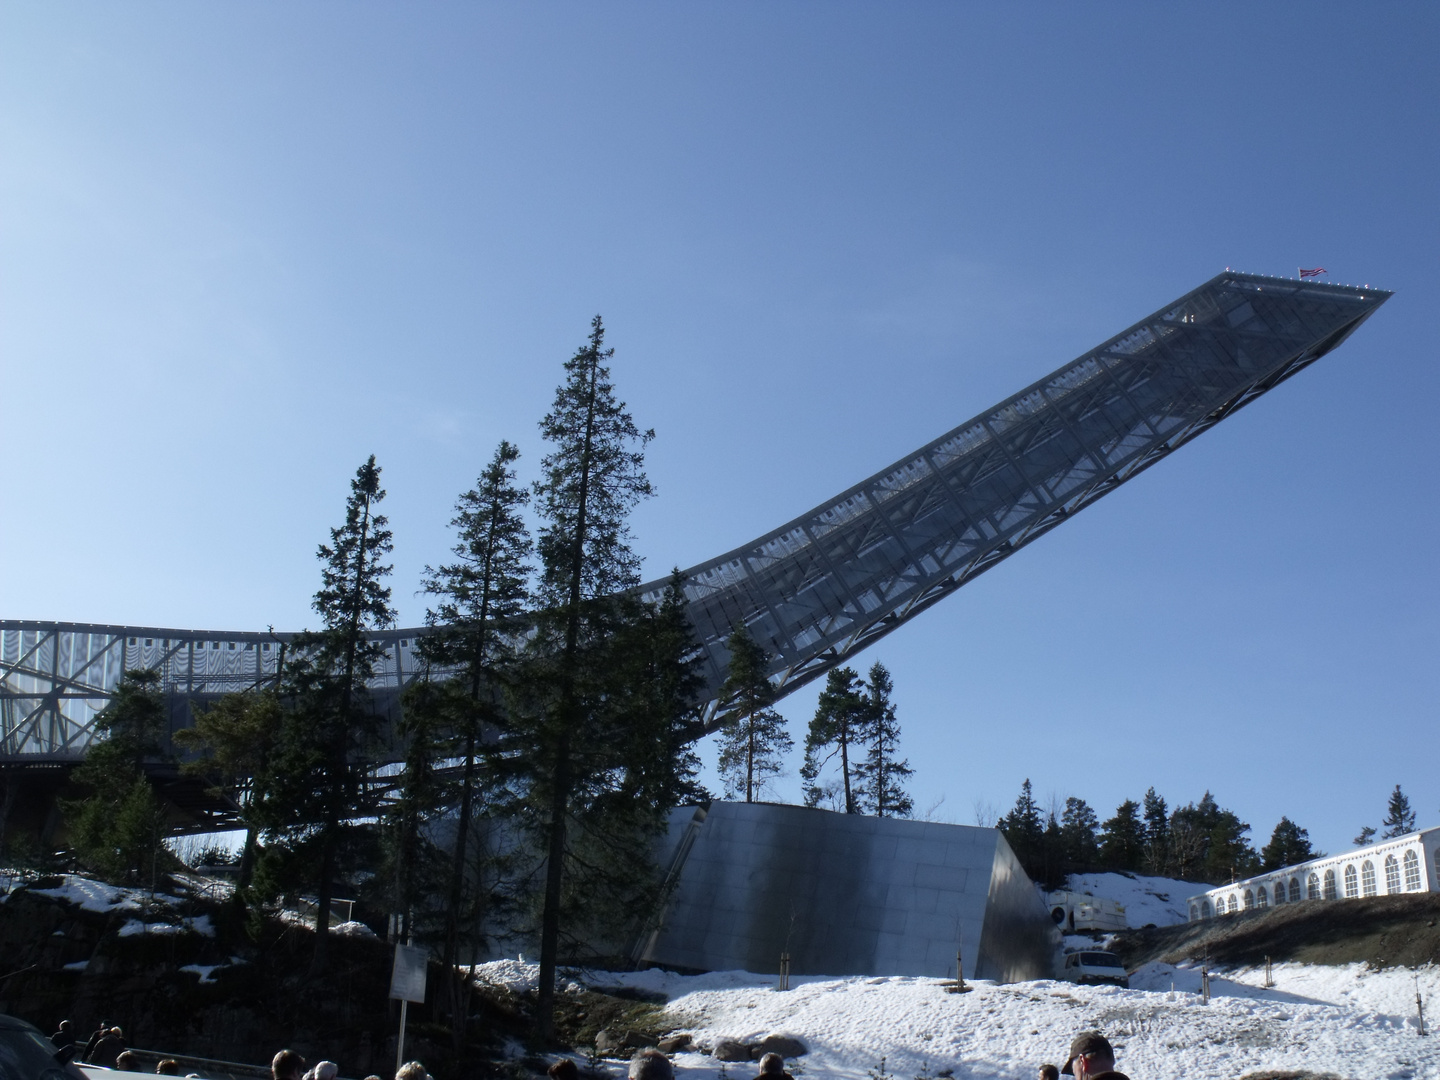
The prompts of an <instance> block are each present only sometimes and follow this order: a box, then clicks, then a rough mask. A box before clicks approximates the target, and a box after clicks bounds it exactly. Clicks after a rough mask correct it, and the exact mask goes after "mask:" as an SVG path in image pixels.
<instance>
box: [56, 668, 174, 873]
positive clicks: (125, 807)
mask: <svg viewBox="0 0 1440 1080" xmlns="http://www.w3.org/2000/svg"><path fill="white" fill-rule="evenodd" d="M165 727H166V716H165V699H164V696H163V695H162V694H161V691H160V673H159V672H158V671H153V670H132V671H127V672H125V673H124V675H122V676H121V678H120V682H119V684H118V685H117V686H116V688H115V693H114V694H113V695H112V697H111V699H110V703H109V704H108V705H106V707H105V708H104V709H103V710H102V711H101V712H100V714H99V715H98V716H97V717H96V718H95V729H96V731H97V732H98V733H99V734H100V735H102V736H103V738H102V739H100V740H99V741H97V742H94V743H92V744H91V746H90V748H89V750H88V751H87V752H86V754H85V760H84V761H83V762H82V763H81V764H80V765H79V766H77V767H76V768H75V770H74V772H72V773H71V774H70V780H71V782H72V783H73V784H75V785H76V786H77V787H79V788H81V789H82V790H84V791H86V793H87V794H86V795H85V797H83V798H80V799H74V800H71V799H66V800H63V801H62V802H61V804H60V808H61V811H62V813H63V814H64V815H65V818H66V822H67V824H68V826H69V832H70V841H71V844H72V845H73V847H74V849H75V852H76V854H77V855H78V856H79V857H80V861H81V862H82V863H84V864H85V865H86V866H87V867H89V868H90V869H91V870H93V871H95V872H96V873H98V874H100V875H101V876H103V877H107V878H110V879H112V880H118V879H121V878H124V877H127V876H130V875H135V874H142V875H143V874H145V873H147V872H148V873H149V874H150V876H151V877H152V878H153V876H154V872H155V869H156V865H157V862H158V860H159V859H160V857H161V853H162V851H163V846H162V845H163V840H164V836H165V830H164V824H165V815H164V810H163V808H162V806H161V804H160V801H159V799H158V798H156V796H155V792H154V790H153V789H152V787H151V785H150V782H149V780H148V779H147V778H146V775H145V766H146V764H148V763H151V762H158V761H160V760H161V759H162V752H161V751H162V747H161V740H162V738H163V737H164V732H165Z"/></svg>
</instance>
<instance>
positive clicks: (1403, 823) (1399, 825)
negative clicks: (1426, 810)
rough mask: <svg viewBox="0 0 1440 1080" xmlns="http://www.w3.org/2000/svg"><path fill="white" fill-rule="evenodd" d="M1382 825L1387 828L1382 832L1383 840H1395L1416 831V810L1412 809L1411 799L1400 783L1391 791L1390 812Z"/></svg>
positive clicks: (1381, 837)
mask: <svg viewBox="0 0 1440 1080" xmlns="http://www.w3.org/2000/svg"><path fill="white" fill-rule="evenodd" d="M1380 825H1381V827H1382V828H1383V829H1384V830H1385V831H1384V832H1382V833H1381V834H1380V839H1381V840H1393V839H1394V838H1395V837H1397V836H1404V835H1405V834H1406V833H1412V832H1414V831H1415V811H1414V810H1411V809H1410V799H1409V798H1408V797H1407V796H1406V794H1405V793H1404V792H1403V791H1401V790H1400V785H1399V784H1396V785H1395V790H1394V791H1392V792H1391V793H1390V804H1389V807H1388V812H1387V813H1386V815H1385V820H1384V821H1382V822H1380Z"/></svg>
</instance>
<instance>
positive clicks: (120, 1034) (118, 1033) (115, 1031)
mask: <svg viewBox="0 0 1440 1080" xmlns="http://www.w3.org/2000/svg"><path fill="white" fill-rule="evenodd" d="M110 1034H111V1035H114V1036H115V1038H117V1039H123V1038H124V1037H125V1032H123V1031H121V1030H120V1029H119V1028H118V1027H113V1028H111V1029H110Z"/></svg>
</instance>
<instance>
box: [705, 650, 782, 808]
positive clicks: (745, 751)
mask: <svg viewBox="0 0 1440 1080" xmlns="http://www.w3.org/2000/svg"><path fill="white" fill-rule="evenodd" d="M726 645H727V647H728V648H729V650H730V663H729V667H728V669H727V674H726V678H725V683H724V685H722V686H721V687H720V701H721V703H722V707H725V708H728V709H730V710H732V716H731V719H730V720H729V721H728V722H727V723H726V724H725V726H724V727H723V728H722V729H721V732H720V763H719V764H720V769H719V771H720V778H721V779H722V780H724V782H725V794H726V796H727V797H728V798H736V797H738V796H739V795H741V794H742V793H743V794H744V796H745V801H746V802H747V803H748V802H754V801H755V798H756V796H757V795H759V794H760V792H761V791H762V790H763V789H764V787H765V785H766V782H767V781H768V780H769V779H770V778H771V777H773V776H778V775H780V773H781V772H783V771H784V762H783V761H782V760H781V759H782V756H783V755H785V754H788V753H789V752H790V750H791V749H792V748H793V746H794V743H792V742H791V740H790V736H789V734H788V733H787V732H786V730H785V719H784V717H782V716H781V715H780V714H779V713H778V712H776V711H775V710H774V709H772V708H770V704H771V702H773V701H774V700H775V688H774V686H772V685H771V683H770V680H769V678H767V677H766V670H767V664H768V661H769V655H768V654H767V653H766V652H765V650H764V649H763V648H762V647H761V646H760V644H759V643H758V642H756V640H755V639H754V638H753V637H751V636H750V632H749V631H748V630H747V629H746V628H745V627H744V626H737V627H736V628H735V629H734V630H733V631H731V633H730V638H729V640H728V641H727V642H726Z"/></svg>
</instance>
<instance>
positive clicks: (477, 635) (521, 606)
mask: <svg viewBox="0 0 1440 1080" xmlns="http://www.w3.org/2000/svg"><path fill="white" fill-rule="evenodd" d="M519 457H520V451H519V450H518V449H516V447H514V446H513V445H511V444H510V443H509V442H506V441H503V440H502V441H501V443H500V445H499V447H497V448H496V450H495V455H494V457H493V458H492V459H491V461H490V464H489V465H487V466H486V468H485V470H484V472H482V473H481V474H480V477H479V479H478V480H477V481H476V483H475V486H474V487H473V488H471V489H470V490H469V491H466V492H465V493H464V494H462V495H461V496H460V498H459V499H458V500H457V501H456V504H455V516H454V517H453V518H452V519H451V520H450V526H451V528H453V529H454V530H455V533H456V541H455V545H454V547H453V548H451V551H452V552H453V554H454V556H455V561H454V562H450V563H444V564H442V565H440V566H439V567H438V568H437V567H430V566H426V567H425V572H424V577H423V586H422V587H423V590H424V591H425V592H426V593H427V594H429V595H430V596H432V597H435V601H436V602H435V605H434V606H433V607H431V608H429V609H428V610H427V611H426V613H425V622H426V624H427V625H429V626H430V627H431V628H432V629H431V632H430V633H429V634H427V635H426V636H425V637H424V638H422V639H421V654H422V655H423V656H424V657H425V658H426V660H428V661H429V662H431V663H434V664H436V665H439V666H444V667H451V668H454V669H458V672H459V674H458V675H457V677H456V678H455V679H453V680H451V681H450V684H448V685H447V686H446V687H444V689H443V690H438V689H436V688H431V689H430V690H427V691H426V694H427V698H426V699H425V701H426V704H428V705H429V706H431V707H432V708H436V709H439V710H443V711H448V712H450V713H451V714H452V716H453V718H454V721H455V724H454V728H453V729H452V730H453V732H454V734H455V742H454V745H453V747H452V749H453V751H454V752H455V754H456V755H457V756H458V757H460V758H461V760H462V763H463V766H462V775H461V778H460V785H459V806H458V807H457V809H456V819H455V845H454V851H453V852H452V853H451V864H450V878H449V881H448V882H447V883H446V888H445V891H446V895H447V896H448V903H447V904H446V907H445V941H444V948H443V953H442V966H443V969H444V970H445V971H457V970H458V968H457V963H458V959H459V953H460V944H461V935H462V928H468V927H474V926H477V925H478V923H479V914H478V912H477V911H474V910H470V909H473V908H476V907H478V906H479V904H480V903H481V900H482V896H483V893H482V891H481V890H480V889H479V888H478V887H477V888H476V889H475V890H474V891H473V892H472V894H471V895H470V897H469V898H468V899H469V900H470V903H469V904H467V903H466V900H467V897H466V893H465V884H466V876H467V875H466V869H467V865H468V864H469V863H470V862H472V861H473V859H474V857H475V853H474V852H473V851H472V847H473V845H472V839H471V827H472V823H473V821H474V819H475V815H476V805H475V804H476V800H477V798H478V796H479V792H480V790H481V788H482V787H484V786H486V782H487V781H486V779H485V777H483V776H482V775H481V770H480V764H481V762H480V756H479V753H478V751H479V749H480V746H481V733H482V730H483V729H484V727H485V726H486V725H487V724H488V725H490V726H491V727H492V728H493V727H496V726H498V725H499V724H500V723H501V722H502V715H501V707H502V703H503V688H504V686H505V683H506V681H507V680H508V679H509V678H510V677H511V675H512V668H513V665H514V661H515V641H516V636H515V633H514V632H513V631H512V630H511V629H509V627H510V626H511V625H512V624H514V623H515V622H516V620H518V619H519V618H520V616H521V615H522V614H523V613H524V611H525V608H526V605H527V602H528V600H529V589H528V585H527V582H528V580H529V577H530V574H531V567H530V565H529V562H528V560H529V558H530V555H531V543H530V534H529V532H528V531H527V530H526V528H525V523H524V520H523V519H522V517H521V512H522V510H523V508H524V506H525V504H526V503H527V502H528V501H529V497H530V493H529V491H527V490H526V489H525V488H524V487H522V486H520V485H518V484H517V483H516V478H515V469H514V465H515V462H516V461H517V460H518V459H519ZM456 695H458V699H457V697H456ZM416 704H417V705H418V704H419V702H417V703H416ZM475 944H477V943H474V942H472V946H474V945H475ZM457 978H458V976H457ZM459 989H460V988H459V987H458V986H452V987H450V989H449V997H450V1006H451V1011H452V1013H453V1012H454V1011H455V1008H456V1005H457V1001H458V993H459ZM457 1030H458V1029H457Z"/></svg>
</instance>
